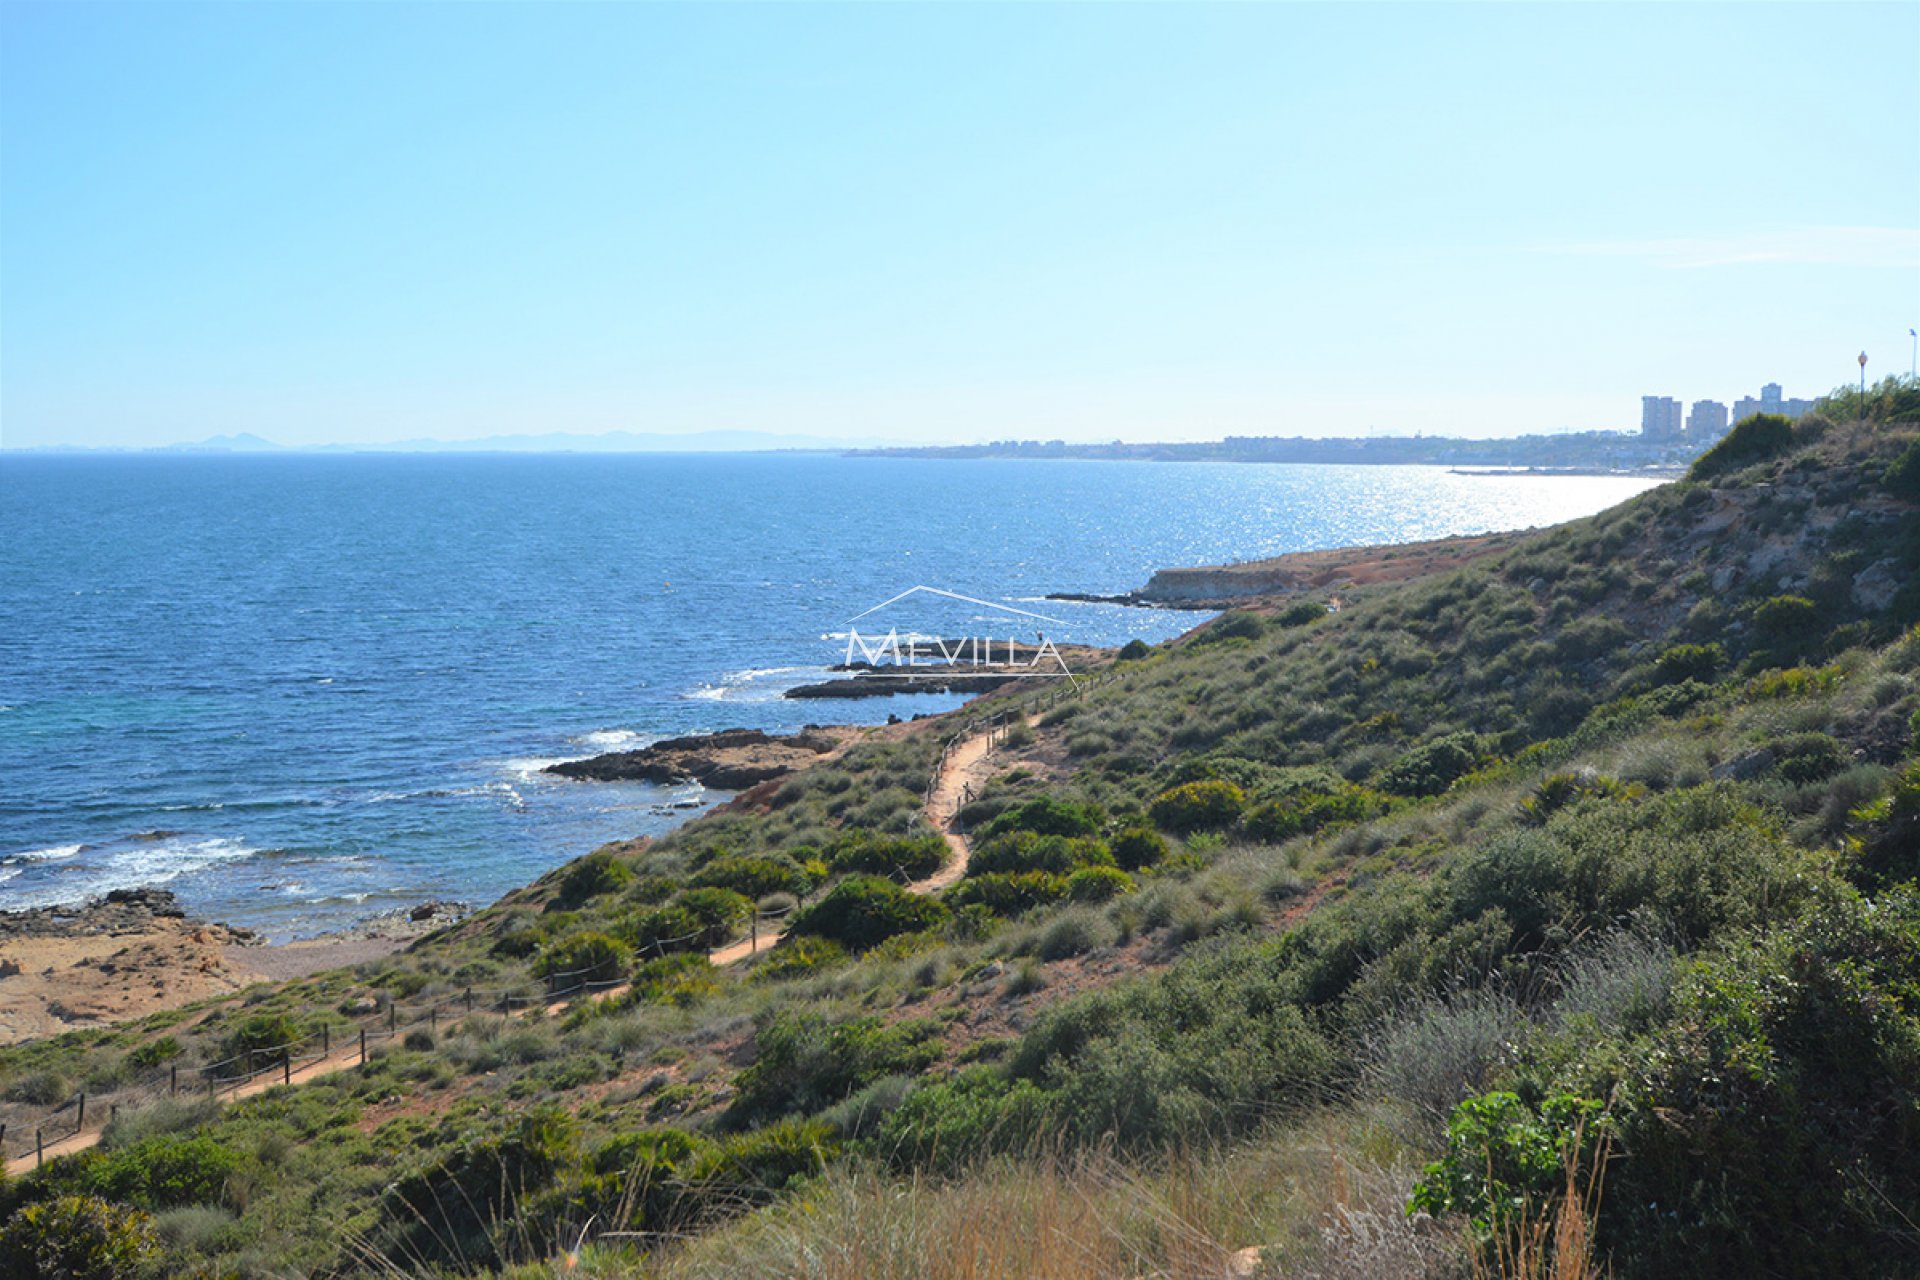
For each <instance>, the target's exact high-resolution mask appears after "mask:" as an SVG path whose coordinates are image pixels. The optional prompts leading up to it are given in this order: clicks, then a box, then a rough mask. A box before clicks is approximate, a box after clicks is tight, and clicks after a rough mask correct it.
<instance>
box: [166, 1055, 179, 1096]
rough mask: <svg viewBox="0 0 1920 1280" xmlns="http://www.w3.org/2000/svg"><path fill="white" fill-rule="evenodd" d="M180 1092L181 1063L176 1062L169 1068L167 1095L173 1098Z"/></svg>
mask: <svg viewBox="0 0 1920 1280" xmlns="http://www.w3.org/2000/svg"><path fill="white" fill-rule="evenodd" d="M179 1092H180V1064H179V1063H175V1064H174V1065H173V1066H171V1067H168V1068H167V1096H168V1097H169V1098H171V1097H173V1096H175V1095H176V1094H178V1093H179Z"/></svg>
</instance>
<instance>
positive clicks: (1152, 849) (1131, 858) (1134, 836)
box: [1109, 827, 1167, 871]
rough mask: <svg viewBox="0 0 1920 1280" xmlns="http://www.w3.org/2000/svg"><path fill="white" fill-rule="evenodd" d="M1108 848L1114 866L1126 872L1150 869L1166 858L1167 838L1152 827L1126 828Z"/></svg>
mask: <svg viewBox="0 0 1920 1280" xmlns="http://www.w3.org/2000/svg"><path fill="white" fill-rule="evenodd" d="M1109 848H1110V849H1111V850H1112V852H1113V860H1114V862H1115V864H1117V865H1118V866H1119V867H1121V868H1122V869H1123V870H1126V871H1139V870H1142V869H1144V868H1146V867H1151V866H1153V865H1154V864H1155V863H1157V862H1159V861H1161V860H1162V859H1163V858H1165V857H1166V856H1167V838H1166V837H1165V836H1163V835H1161V834H1160V833H1159V832H1158V831H1155V830H1154V829H1153V828H1152V827H1128V828H1127V829H1126V830H1124V831H1122V832H1121V833H1120V834H1119V835H1116V836H1115V837H1114V838H1113V841H1112V843H1111V844H1110V845H1109Z"/></svg>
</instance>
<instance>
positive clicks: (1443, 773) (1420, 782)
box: [1379, 732, 1480, 796]
mask: <svg viewBox="0 0 1920 1280" xmlns="http://www.w3.org/2000/svg"><path fill="white" fill-rule="evenodd" d="M1479 760H1480V740H1479V738H1478V737H1477V736H1475V735H1474V734H1471V733H1465V732H1462V733H1449V734H1447V735H1445V736H1444V737H1440V738H1435V739H1434V740H1433V741H1432V742H1429V743H1426V744H1424V745H1422V746H1418V747H1415V748H1414V749H1413V750H1411V751H1409V752H1407V753H1406V754H1405V755H1403V756H1401V757H1400V758H1399V759H1398V760H1395V761H1394V762H1393V763H1392V764H1391V765H1388V766H1387V768H1386V769H1385V771H1383V772H1382V773H1381V775H1380V780H1379V786H1380V789H1381V790H1382V791H1386V792H1390V793H1392V794H1393V795H1397V796H1437V795H1439V794H1440V793H1441V792H1442V791H1445V790H1446V789H1447V788H1448V787H1450V786H1452V785H1453V784H1454V783H1455V782H1456V781H1458V780H1459V779H1461V778H1463V777H1465V776H1466V775H1467V774H1468V773H1470V772H1471V771H1472V770H1473V767H1474V765H1476V764H1478V763H1479Z"/></svg>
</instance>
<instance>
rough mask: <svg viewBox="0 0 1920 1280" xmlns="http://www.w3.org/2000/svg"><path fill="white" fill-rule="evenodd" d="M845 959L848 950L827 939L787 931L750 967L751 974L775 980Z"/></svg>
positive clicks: (802, 973) (791, 976)
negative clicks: (771, 948)
mask: <svg viewBox="0 0 1920 1280" xmlns="http://www.w3.org/2000/svg"><path fill="white" fill-rule="evenodd" d="M846 959H847V949H846V948H845V947H843V946H841V945H840V944H839V943H837V942H834V941H833V940H832V939H829V938H821V937H815V936H814V935H812V934H788V935H787V936H786V937H785V938H782V939H781V940H780V943H779V945H778V946H776V947H774V949H773V950H772V951H769V952H767V954H766V955H765V957H764V958H762V959H761V960H760V961H759V962H758V963H757V964H755V965H754V968H753V976H754V977H756V978H765V979H768V980H772V981H777V980H779V979H781V978H799V977H804V976H806V975H808V974H811V973H817V972H818V971H819V970H821V969H824V968H827V967H828V966H829V965H836V964H841V963H843V962H844V961H845V960H846Z"/></svg>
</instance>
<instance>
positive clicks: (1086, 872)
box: [1066, 867, 1133, 902]
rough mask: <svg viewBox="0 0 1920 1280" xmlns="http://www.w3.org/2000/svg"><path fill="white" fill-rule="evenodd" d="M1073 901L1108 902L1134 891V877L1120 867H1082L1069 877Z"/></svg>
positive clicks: (1068, 882) (1069, 897) (1070, 894)
mask: <svg viewBox="0 0 1920 1280" xmlns="http://www.w3.org/2000/svg"><path fill="white" fill-rule="evenodd" d="M1066 887H1067V899H1068V901H1071V902H1107V901H1110V900H1111V899H1114V898H1118V897H1120V896H1122V895H1123V894H1128V893H1132V892H1133V877H1132V876H1130V875H1128V874H1127V873H1126V872H1124V871H1122V870H1120V868H1118V867H1082V868H1080V869H1079V870H1078V871H1075V872H1074V873H1073V874H1072V875H1070V876H1068V877H1067V886H1066Z"/></svg>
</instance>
